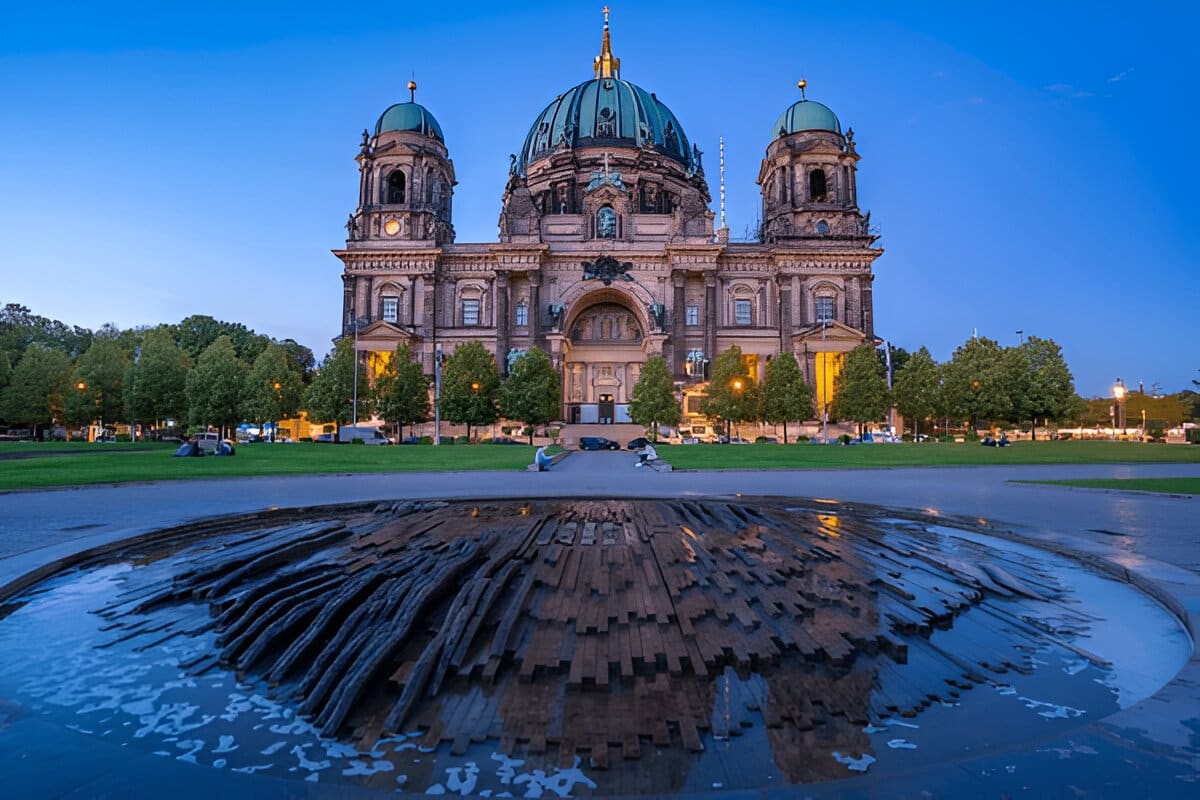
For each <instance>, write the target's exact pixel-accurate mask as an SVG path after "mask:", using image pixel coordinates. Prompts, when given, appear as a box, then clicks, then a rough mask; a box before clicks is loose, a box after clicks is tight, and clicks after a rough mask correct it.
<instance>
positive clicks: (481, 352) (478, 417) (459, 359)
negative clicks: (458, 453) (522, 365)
mask: <svg viewBox="0 0 1200 800" xmlns="http://www.w3.org/2000/svg"><path fill="white" fill-rule="evenodd" d="M499 396H500V373H499V372H497V370H496V359H495V357H493V356H492V354H491V352H490V351H489V350H488V349H487V348H486V347H484V346H483V343H482V342H466V343H464V344H460V345H459V346H458V347H457V348H455V350H454V352H453V353H451V354H450V357H449V358H447V359H446V362H445V363H444V364H443V365H442V403H441V406H442V416H443V417H445V418H446V419H447V420H449V421H450V422H456V423H459V424H466V426H467V436H470V435H471V426H476V427H478V426H479V425H490V424H492V423H493V422H495V421H496V420H497V419H498V418H499V416H500V411H499V408H498V406H497V403H498V401H499Z"/></svg>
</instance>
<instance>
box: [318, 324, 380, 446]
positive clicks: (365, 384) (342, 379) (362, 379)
mask: <svg viewBox="0 0 1200 800" xmlns="http://www.w3.org/2000/svg"><path fill="white" fill-rule="evenodd" d="M354 359H355V353H354V340H353V339H351V338H350V337H347V336H343V337H342V338H340V339H338V340H337V341H336V342H334V345H333V349H332V350H330V351H329V353H328V354H326V356H325V358H324V360H323V361H322V362H321V366H320V368H319V369H318V370H317V372H316V375H314V376H313V379H312V383H310V384H309V386H308V389H307V390H306V391H305V393H304V400H303V406H304V408H305V409H307V410H308V414H309V417H311V418H312V419H313V420H314V421H319V422H333V423H336V424H338V425H346V424H347V423H349V422H350V420H351V419H353V412H354ZM370 388H371V387H370V383H369V381H368V380H367V371H366V370H365V369H360V370H358V417H359V418H362V417H369V416H370V415H371V397H370Z"/></svg>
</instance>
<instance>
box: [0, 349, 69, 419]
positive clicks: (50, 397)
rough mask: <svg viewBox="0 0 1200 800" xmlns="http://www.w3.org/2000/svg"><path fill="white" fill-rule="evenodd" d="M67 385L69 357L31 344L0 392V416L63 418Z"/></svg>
mask: <svg viewBox="0 0 1200 800" xmlns="http://www.w3.org/2000/svg"><path fill="white" fill-rule="evenodd" d="M70 386H71V359H70V358H69V357H68V356H67V354H66V353H64V352H62V351H61V350H54V349H51V348H50V347H47V346H46V345H43V344H36V343H35V344H31V345H29V346H28V347H27V348H25V351H24V354H23V355H22V356H21V360H20V361H18V362H17V365H16V366H15V367H14V368H13V371H12V375H11V376H10V378H9V381H8V385H7V386H6V387H4V391H3V393H2V394H0V417H3V418H4V419H6V420H8V421H9V422H17V423H22V424H28V425H37V424H42V423H50V422H52V421H54V420H63V419H64V415H65V411H66V399H67V396H68V392H69V391H71V389H70Z"/></svg>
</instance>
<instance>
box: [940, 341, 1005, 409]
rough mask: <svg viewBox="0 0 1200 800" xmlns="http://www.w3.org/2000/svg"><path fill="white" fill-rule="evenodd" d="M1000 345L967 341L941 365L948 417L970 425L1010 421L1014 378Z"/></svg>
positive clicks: (990, 342)
mask: <svg viewBox="0 0 1200 800" xmlns="http://www.w3.org/2000/svg"><path fill="white" fill-rule="evenodd" d="M1007 373H1008V370H1007V369H1006V364H1005V363H1004V359H1003V354H1002V351H1001V349H1000V345H999V344H997V343H996V342H994V341H992V340H991V339H988V338H986V337H979V338H972V339H968V340H967V341H966V342H964V343H963V344H961V345H959V347H958V348H957V349H956V350H955V351H954V355H953V356H952V357H951V359H950V361H948V362H946V363H945V364H943V365H942V392H943V393H944V399H945V406H946V413H947V414H949V415H951V416H952V417H954V418H955V419H959V420H965V421H967V422H968V423H969V424H977V423H979V422H990V421H992V420H997V419H1010V418H1011V416H1012V398H1011V396H1010V394H1009V392H1010V390H1011V388H1012V387H1011V382H1012V376H1011V375H1009V374H1007Z"/></svg>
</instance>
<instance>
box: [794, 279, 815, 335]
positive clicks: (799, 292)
mask: <svg viewBox="0 0 1200 800" xmlns="http://www.w3.org/2000/svg"><path fill="white" fill-rule="evenodd" d="M792 291H793V292H795V295H794V296H793V298H792V302H793V303H794V304H795V308H796V312H797V313H796V323H797V325H799V326H800V327H804V326H805V325H809V324H811V323H812V320H811V319H809V316H808V288H807V287H806V286H805V281H804V279H803V278H801V277H800V276H799V275H796V276H793V277H792Z"/></svg>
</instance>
